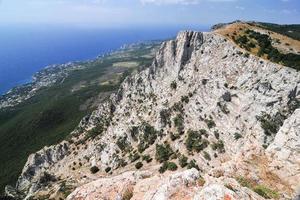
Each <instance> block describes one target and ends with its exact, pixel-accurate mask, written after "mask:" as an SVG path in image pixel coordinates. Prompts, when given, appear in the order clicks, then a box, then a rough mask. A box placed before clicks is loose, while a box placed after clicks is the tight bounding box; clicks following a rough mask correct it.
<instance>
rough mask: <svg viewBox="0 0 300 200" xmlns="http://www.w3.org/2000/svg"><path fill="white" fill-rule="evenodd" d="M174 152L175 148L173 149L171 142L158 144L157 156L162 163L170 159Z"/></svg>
mask: <svg viewBox="0 0 300 200" xmlns="http://www.w3.org/2000/svg"><path fill="white" fill-rule="evenodd" d="M172 154H173V150H172V149H171V147H170V145H169V144H165V145H159V144H157V145H156V153H155V158H156V160H157V161H159V162H160V163H162V162H165V161H168V160H169V158H170V156H171V155H172Z"/></svg>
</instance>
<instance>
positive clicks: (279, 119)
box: [257, 113, 285, 136]
mask: <svg viewBox="0 0 300 200" xmlns="http://www.w3.org/2000/svg"><path fill="white" fill-rule="evenodd" d="M257 119H258V120H259V121H260V124H261V127H262V128H263V129H264V133H265V134H266V135H267V136H272V135H275V134H276V133H277V132H278V130H279V128H280V127H281V126H282V125H283V121H284V119H285V117H284V116H282V115H281V114H280V113H277V114H276V115H275V116H273V117H272V116H271V115H269V114H267V113H263V114H262V115H261V116H258V117H257Z"/></svg>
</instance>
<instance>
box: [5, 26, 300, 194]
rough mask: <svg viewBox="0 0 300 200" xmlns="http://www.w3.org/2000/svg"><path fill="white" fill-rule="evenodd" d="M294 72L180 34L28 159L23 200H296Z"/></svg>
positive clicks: (19, 190)
mask: <svg viewBox="0 0 300 200" xmlns="http://www.w3.org/2000/svg"><path fill="white" fill-rule="evenodd" d="M299 88H300V72H299V71H297V70H296V69H293V68H289V67H284V66H282V65H280V64H276V63H274V62H270V61H269V60H266V59H264V58H260V57H258V56H256V55H253V54H250V53H249V52H247V51H246V50H244V49H242V48H240V47H238V46H237V45H236V44H235V43H234V42H233V41H232V40H230V39H229V38H227V37H225V36H224V35H222V34H220V33H218V32H216V31H214V32H207V33H201V32H194V31H184V32H180V33H179V34H178V36H177V38H176V39H175V40H171V41H167V42H164V43H163V44H162V45H161V47H160V49H159V50H158V52H157V54H156V56H155V59H154V60H153V64H152V65H151V67H149V68H146V69H144V70H142V71H140V72H136V73H134V74H133V75H131V76H129V77H127V78H126V79H125V81H124V82H123V83H122V84H121V86H120V88H119V90H118V92H117V93H115V94H113V95H111V96H110V98H109V99H108V100H107V101H105V102H104V103H102V104H100V105H99V107H98V108H97V109H96V110H95V111H94V112H93V113H92V114H91V115H89V116H86V117H85V118H84V119H82V121H81V122H80V124H79V126H78V127H77V128H76V129H75V130H74V131H73V132H72V133H71V134H70V137H69V138H68V139H67V140H65V141H63V142H61V143H59V144H57V145H54V146H50V147H44V148H43V149H42V150H40V151H38V152H37V153H35V154H32V155H30V156H29V158H28V161H27V163H26V165H25V166H24V169H23V171H22V174H21V175H20V177H19V179H18V182H17V184H16V187H15V188H14V187H11V186H7V187H6V194H7V195H8V196H13V197H15V198H22V199H69V200H71V199H77V200H79V199H87V200H88V199H136V200H139V199H147V200H162V199H193V200H198V199H199V200H200V199H203V200H204V199H205V200H208V199H226V200H230V199H249V200H250V199H256V200H260V199H293V198H297V195H299V192H300V185H299V180H300V160H299V159H300V146H299V144H300V137H299V135H300V108H299V107H300V89H299Z"/></svg>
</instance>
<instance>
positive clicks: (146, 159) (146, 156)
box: [142, 155, 153, 163]
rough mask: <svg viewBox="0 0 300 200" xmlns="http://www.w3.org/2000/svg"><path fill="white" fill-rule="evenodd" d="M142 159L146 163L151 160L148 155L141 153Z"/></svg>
mask: <svg viewBox="0 0 300 200" xmlns="http://www.w3.org/2000/svg"><path fill="white" fill-rule="evenodd" d="M142 159H143V160H144V161H146V162H147V163H150V162H152V160H153V159H152V158H151V157H150V155H143V157H142Z"/></svg>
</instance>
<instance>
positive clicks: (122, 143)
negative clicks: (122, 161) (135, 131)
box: [117, 135, 129, 151]
mask: <svg viewBox="0 0 300 200" xmlns="http://www.w3.org/2000/svg"><path fill="white" fill-rule="evenodd" d="M117 146H118V147H119V149H120V150H121V151H126V150H128V149H129V144H128V142H127V135H125V136H124V137H120V138H119V139H118V140H117Z"/></svg>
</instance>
